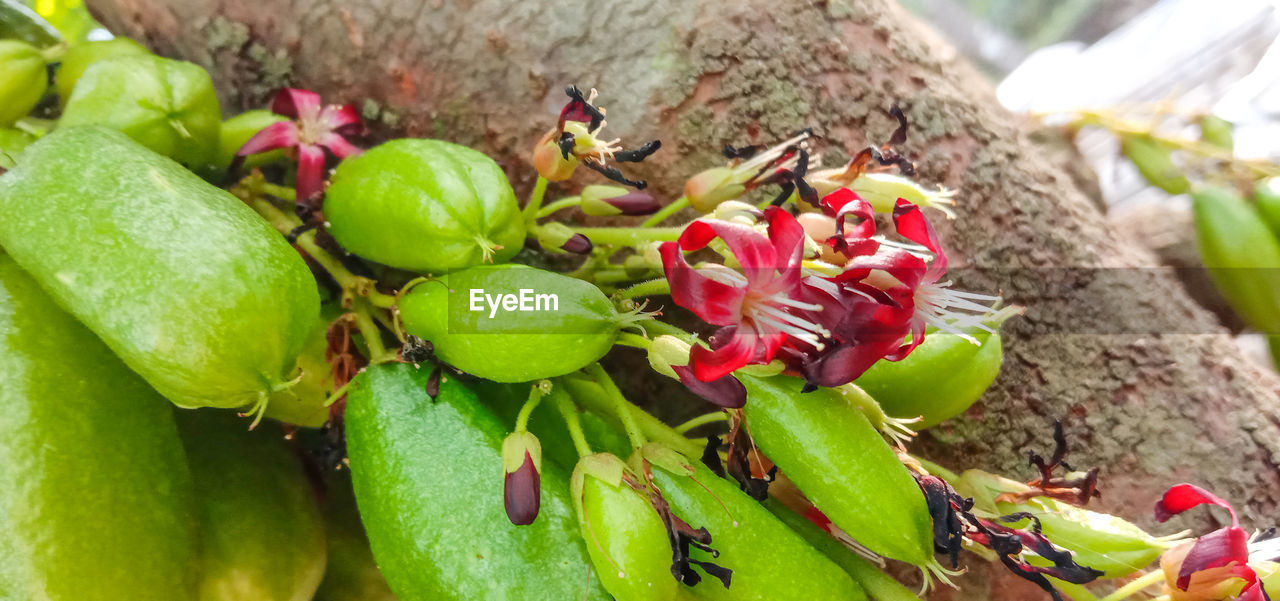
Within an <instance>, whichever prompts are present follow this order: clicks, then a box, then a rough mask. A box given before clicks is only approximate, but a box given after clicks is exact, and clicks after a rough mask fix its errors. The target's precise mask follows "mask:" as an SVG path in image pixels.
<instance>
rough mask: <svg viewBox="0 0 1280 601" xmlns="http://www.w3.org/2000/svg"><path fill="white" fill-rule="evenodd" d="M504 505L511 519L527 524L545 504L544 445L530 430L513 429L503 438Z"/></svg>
mask: <svg viewBox="0 0 1280 601" xmlns="http://www.w3.org/2000/svg"><path fill="white" fill-rule="evenodd" d="M502 471H503V483H502V493H503V505H504V507H505V508H506V510H507V518H508V519H510V520H511V523H512V524H515V525H517V526H527V525H529V524H532V523H533V520H534V519H536V518H537V517H538V508H539V506H540V505H541V504H542V476H541V472H542V444H541V443H540V442H539V441H538V437H537V436H534V435H533V434H531V433H529V432H512V433H511V435H509V436H507V438H506V440H504V441H502Z"/></svg>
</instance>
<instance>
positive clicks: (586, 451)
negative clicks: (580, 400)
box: [551, 381, 591, 457]
mask: <svg viewBox="0 0 1280 601" xmlns="http://www.w3.org/2000/svg"><path fill="white" fill-rule="evenodd" d="M552 386H553V387H552V389H551V397H552V398H551V400H552V401H553V402H555V404H556V409H558V410H560V417H562V418H564V425H565V427H566V428H568V429H569V438H572V439H573V448H574V449H577V451H578V456H579V457H586V456H587V455H590V454H591V445H589V444H587V437H586V435H584V434H583V433H582V421H581V420H580V419H578V408H577V407H576V406H574V404H573V400H572V399H570V398H569V395H568V394H566V393H565V391H564V385H563V382H559V381H557V382H556V383H555V384H553V385H552Z"/></svg>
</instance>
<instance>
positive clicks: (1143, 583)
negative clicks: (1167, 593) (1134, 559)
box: [1099, 570, 1165, 601]
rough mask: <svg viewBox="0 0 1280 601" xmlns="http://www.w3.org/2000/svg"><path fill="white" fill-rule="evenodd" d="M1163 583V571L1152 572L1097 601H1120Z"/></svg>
mask: <svg viewBox="0 0 1280 601" xmlns="http://www.w3.org/2000/svg"><path fill="white" fill-rule="evenodd" d="M1164 581H1165V576H1164V570H1156V571H1154V572H1150V573H1148V574H1145V575H1143V576H1142V577H1140V578H1138V579H1137V580H1134V581H1133V582H1130V583H1129V584H1126V585H1124V586H1122V587H1120V588H1118V589H1116V591H1115V592H1114V593H1111V594H1110V595H1107V596H1106V597H1103V598H1102V599H1100V600H1099V601H1121V600H1122V599H1126V598H1128V597H1130V596H1132V595H1134V594H1136V593H1137V592H1138V591H1141V590H1142V589H1144V588H1147V587H1148V586H1151V585H1153V584H1158V583H1161V582H1164Z"/></svg>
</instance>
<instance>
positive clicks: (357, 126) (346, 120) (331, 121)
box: [320, 104, 364, 136]
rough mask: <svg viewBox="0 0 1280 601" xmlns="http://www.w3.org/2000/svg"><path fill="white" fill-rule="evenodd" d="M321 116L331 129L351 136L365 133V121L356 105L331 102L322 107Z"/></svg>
mask: <svg viewBox="0 0 1280 601" xmlns="http://www.w3.org/2000/svg"><path fill="white" fill-rule="evenodd" d="M320 118H321V119H323V120H324V122H325V125H327V126H328V127H329V130H330V131H334V132H337V133H339V134H342V135H346V136H351V135H359V134H362V133H364V121H363V120H361V119H360V113H359V112H357V111H356V107H355V106H354V105H350V104H330V105H329V106H326V107H324V108H322V109H320Z"/></svg>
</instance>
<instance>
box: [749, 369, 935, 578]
mask: <svg viewBox="0 0 1280 601" xmlns="http://www.w3.org/2000/svg"><path fill="white" fill-rule="evenodd" d="M738 379H739V380H741V381H742V384H743V385H744V386H746V388H747V404H746V406H745V407H744V409H743V411H744V412H745V415H746V418H747V426H748V427H749V428H750V429H751V436H752V440H754V441H755V443H756V444H758V445H759V446H760V449H761V450H763V451H764V452H765V454H766V455H768V456H769V458H770V459H772V460H773V462H774V463H775V464H776V465H777V466H778V467H779V468H780V469H781V470H782V471H783V473H785V474H786V475H787V476H788V477H789V478H791V480H792V481H793V482H795V483H796V486H798V487H799V488H800V490H801V491H803V492H804V494H805V496H807V497H809V499H811V500H812V501H813V503H814V504H815V505H817V506H818V508H819V509H821V510H822V512H823V513H825V514H826V515H827V517H829V518H830V519H831V521H832V522H834V523H835V525H837V526H839V527H840V529H842V530H844V531H845V532H848V533H849V535H850V536H852V537H853V538H854V539H856V540H857V541H858V542H859V543H862V544H863V545H864V546H866V547H867V548H868V549H871V550H872V551H875V552H876V553H879V554H881V555H884V556H885V557H888V558H890V559H897V560H899V561H905V562H907V563H910V564H914V565H917V566H925V565H926V564H928V563H929V562H930V561H931V560H932V559H933V534H932V528H933V526H932V520H930V518H929V509H928V507H927V506H926V505H925V500H924V494H923V493H922V492H921V491H920V487H919V486H918V485H917V484H916V481H915V478H913V477H912V476H911V473H910V472H909V471H907V468H906V466H904V465H903V464H902V462H901V461H899V460H898V457H897V455H895V454H894V452H893V449H891V448H890V447H889V445H888V444H887V443H886V442H885V441H884V438H882V437H881V436H880V433H879V432H877V431H876V429H875V428H874V427H872V425H871V423H870V422H868V421H867V418H866V416H864V415H863V414H862V411H860V410H859V409H857V408H856V407H853V406H851V405H850V404H849V402H848V401H846V400H845V399H844V398H843V397H842V396H840V394H839V393H838V392H836V391H834V390H832V389H829V388H819V389H818V390H816V391H814V392H810V393H801V392H800V390H801V389H802V388H803V387H804V382H803V381H802V380H799V379H797V378H791V377H783V376H774V377H770V378H757V377H754V376H748V375H745V374H739V375H738Z"/></svg>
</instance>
